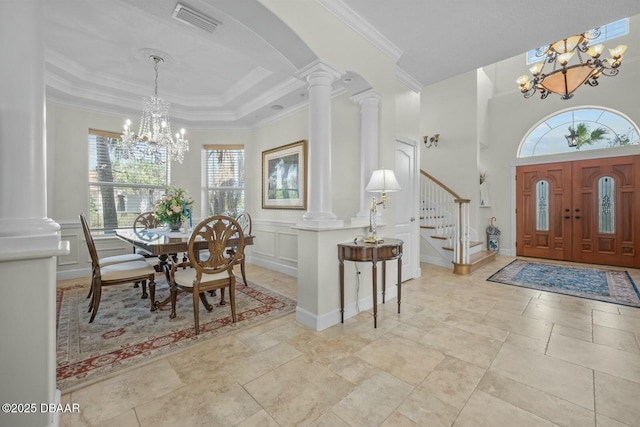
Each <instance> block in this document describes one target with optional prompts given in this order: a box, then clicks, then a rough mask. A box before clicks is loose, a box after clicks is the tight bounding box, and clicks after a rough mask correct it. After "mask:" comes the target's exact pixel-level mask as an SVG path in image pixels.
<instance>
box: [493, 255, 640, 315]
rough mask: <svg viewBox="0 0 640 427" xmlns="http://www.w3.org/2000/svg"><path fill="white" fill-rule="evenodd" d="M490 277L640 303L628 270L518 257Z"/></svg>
mask: <svg viewBox="0 0 640 427" xmlns="http://www.w3.org/2000/svg"><path fill="white" fill-rule="evenodd" d="M487 280H488V281H490V282H497V283H504V284H507V285H515V286H522V287H525V288H531V289H538V290H541V291H548V292H555V293H557V294H564V295H572V296H576V297H580V298H587V299H592V300H597V301H605V302H611V303H614V304H621V305H629V306H632V307H640V293H639V292H638V288H637V287H636V285H635V283H633V280H632V279H631V277H630V276H629V273H628V272H626V271H613V270H603V269H599V268H584V267H573V266H564V265H556V264H545V263H540V262H530V261H524V260H515V261H512V262H511V263H510V264H509V265H507V266H506V267H504V268H502V269H501V270H500V271H498V272H497V273H495V274H494V275H492V276H491V277H489V278H488V279H487Z"/></svg>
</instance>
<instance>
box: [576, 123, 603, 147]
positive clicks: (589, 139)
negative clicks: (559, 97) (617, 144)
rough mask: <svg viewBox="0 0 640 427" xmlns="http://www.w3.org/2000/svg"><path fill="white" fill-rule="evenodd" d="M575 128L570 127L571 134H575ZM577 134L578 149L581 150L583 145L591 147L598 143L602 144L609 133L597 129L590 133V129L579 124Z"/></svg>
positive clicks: (583, 124)
mask: <svg viewBox="0 0 640 427" xmlns="http://www.w3.org/2000/svg"><path fill="white" fill-rule="evenodd" d="M573 130H574V129H573V126H569V133H571V132H573ZM575 132H576V134H577V135H578V145H577V146H576V148H577V149H580V147H582V146H583V145H591V144H593V143H596V142H600V141H602V140H603V139H604V138H605V135H607V134H608V133H609V131H608V130H606V129H604V128H596V129H594V130H593V131H591V132H589V127H588V126H587V125H586V124H585V123H578V125H577V126H576V128H575Z"/></svg>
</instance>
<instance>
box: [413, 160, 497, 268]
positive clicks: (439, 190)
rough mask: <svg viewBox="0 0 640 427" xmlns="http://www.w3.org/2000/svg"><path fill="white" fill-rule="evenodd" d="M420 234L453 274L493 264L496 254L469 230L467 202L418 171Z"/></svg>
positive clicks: (475, 233)
mask: <svg viewBox="0 0 640 427" xmlns="http://www.w3.org/2000/svg"><path fill="white" fill-rule="evenodd" d="M420 174H421V176H420V203H421V207H420V235H421V237H422V238H423V239H425V240H426V241H427V243H429V244H430V245H431V246H432V247H433V248H434V249H435V250H436V252H437V253H438V254H439V255H440V256H441V257H442V259H443V260H444V262H445V264H446V263H448V262H451V263H453V272H454V273H456V274H470V273H471V272H472V271H474V270H476V269H477V268H479V267H481V266H483V265H485V264H487V263H489V262H491V261H493V260H494V259H495V256H496V253H495V252H493V251H489V250H484V249H482V248H483V243H484V242H483V241H482V240H480V239H478V233H477V232H476V231H475V230H473V229H471V228H470V227H469V202H470V200H469V199H463V198H461V197H460V196H458V195H457V194H456V193H455V192H454V191H452V190H451V189H450V188H449V187H447V186H446V185H444V184H443V183H441V182H440V181H438V180H437V179H436V178H434V177H432V176H431V175H429V174H428V173H427V172H425V171H423V170H420Z"/></svg>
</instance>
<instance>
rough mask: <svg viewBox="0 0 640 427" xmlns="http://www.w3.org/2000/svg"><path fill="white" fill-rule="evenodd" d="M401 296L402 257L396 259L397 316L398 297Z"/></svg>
mask: <svg viewBox="0 0 640 427" xmlns="http://www.w3.org/2000/svg"><path fill="white" fill-rule="evenodd" d="M401 295H402V257H400V258H398V314H400V296H401Z"/></svg>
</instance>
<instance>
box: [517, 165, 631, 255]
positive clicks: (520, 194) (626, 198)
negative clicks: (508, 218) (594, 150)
mask: <svg viewBox="0 0 640 427" xmlns="http://www.w3.org/2000/svg"><path fill="white" fill-rule="evenodd" d="M639 190H640V156H625V157H612V158H603V159H592V160H579V161H573V162H563V163H548V164H540V165H527V166H518V167H517V169H516V253H517V255H521V256H530V257H538V258H548V259H557V260H565V261H577V262H585V263H593V264H607V265H617V266H624V267H640V254H639V252H638V249H639V248H638V242H639V240H640V223H639V221H640V196H639V195H638V194H637V192H638V191H639Z"/></svg>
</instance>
